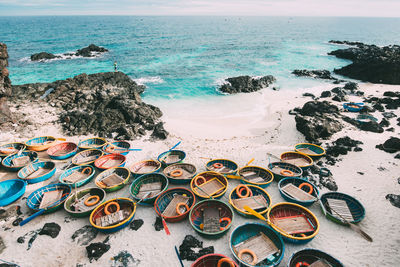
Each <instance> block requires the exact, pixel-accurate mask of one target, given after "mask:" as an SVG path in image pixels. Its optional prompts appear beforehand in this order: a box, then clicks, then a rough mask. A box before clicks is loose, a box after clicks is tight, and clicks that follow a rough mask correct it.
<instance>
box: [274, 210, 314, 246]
mask: <svg viewBox="0 0 400 267" xmlns="http://www.w3.org/2000/svg"><path fill="white" fill-rule="evenodd" d="M267 218H268V224H270V225H271V227H272V228H274V230H275V231H277V232H278V233H280V234H281V235H282V238H283V239H284V240H285V241H288V242H290V243H295V244H304V243H307V242H309V241H311V240H312V239H313V238H314V237H315V236H316V235H317V234H318V231H319V227H320V226H319V222H318V219H317V217H316V216H315V215H314V214H313V213H312V212H311V211H310V210H308V209H307V208H305V207H303V206H300V205H298V204H295V203H288V202H281V203H278V204H275V205H274V206H272V207H271V208H270V209H269V210H268V212H267ZM283 225H285V228H282V227H283Z"/></svg>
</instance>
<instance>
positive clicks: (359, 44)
mask: <svg viewBox="0 0 400 267" xmlns="http://www.w3.org/2000/svg"><path fill="white" fill-rule="evenodd" d="M329 43H331V44H345V45H350V46H361V45H363V43H361V42H351V41H338V40H330V41H329Z"/></svg>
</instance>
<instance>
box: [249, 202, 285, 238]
mask: <svg viewBox="0 0 400 267" xmlns="http://www.w3.org/2000/svg"><path fill="white" fill-rule="evenodd" d="M243 208H244V209H245V210H246V211H248V212H250V213H251V214H253V215H254V216H256V217H257V218H258V219H260V220H263V221H264V222H266V223H267V224H269V225H271V226H272V223H271V222H269V221H268V220H267V219H266V218H265V217H264V216H262V215H261V214H260V213H258V212H257V211H255V210H253V209H252V208H250V207H249V206H247V205H246V206H244V207H243ZM274 226H275V228H277V229H279V231H281V232H283V233H284V234H286V235H290V234H288V233H287V232H286V231H284V230H283V229H282V228H280V227H278V226H276V225H275V224H274Z"/></svg>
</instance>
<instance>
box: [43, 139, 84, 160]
mask: <svg viewBox="0 0 400 267" xmlns="http://www.w3.org/2000/svg"><path fill="white" fill-rule="evenodd" d="M77 151H78V146H77V144H75V143H72V142H63V143H60V144H57V145H54V146H52V147H50V148H49V149H48V150H47V155H49V157H50V158H51V159H55V160H62V159H67V158H70V157H72V156H74V155H75V154H76V153H77Z"/></svg>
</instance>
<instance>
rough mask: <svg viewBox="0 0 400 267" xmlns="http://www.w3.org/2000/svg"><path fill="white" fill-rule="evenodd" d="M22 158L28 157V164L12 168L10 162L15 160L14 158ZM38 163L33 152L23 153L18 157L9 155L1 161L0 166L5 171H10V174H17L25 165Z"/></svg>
mask: <svg viewBox="0 0 400 267" xmlns="http://www.w3.org/2000/svg"><path fill="white" fill-rule="evenodd" d="M24 156H28V157H29V163H27V164H24V165H21V166H16V167H15V166H13V163H12V160H13V159H16V158H20V157H24ZM36 161H38V154H37V153H36V152H33V151H23V152H22V153H21V154H20V155H18V154H14V155H10V156H7V157H5V158H4V159H3V161H2V165H3V167H4V168H5V169H7V170H8V171H12V172H17V171H19V170H20V169H22V168H23V167H25V166H26V165H28V164H30V163H33V162H36Z"/></svg>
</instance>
